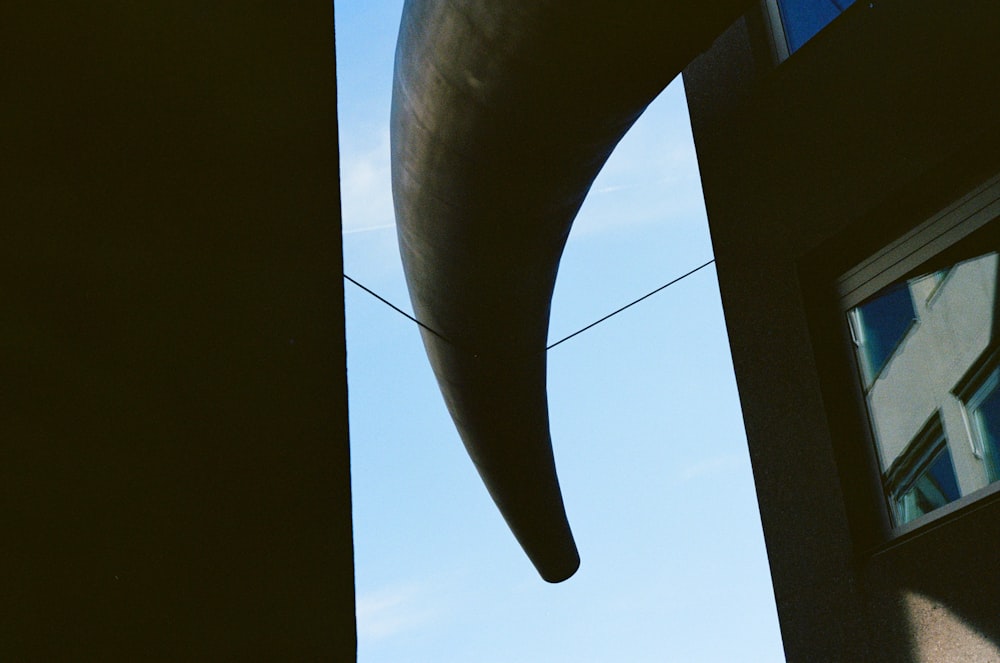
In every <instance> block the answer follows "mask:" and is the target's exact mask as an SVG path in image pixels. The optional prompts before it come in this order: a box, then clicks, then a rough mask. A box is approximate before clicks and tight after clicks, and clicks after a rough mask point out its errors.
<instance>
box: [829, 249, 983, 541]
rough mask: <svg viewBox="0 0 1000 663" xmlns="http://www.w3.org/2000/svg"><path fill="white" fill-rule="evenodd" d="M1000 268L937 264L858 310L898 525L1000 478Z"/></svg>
mask: <svg viewBox="0 0 1000 663" xmlns="http://www.w3.org/2000/svg"><path fill="white" fill-rule="evenodd" d="M965 255H968V253H965ZM973 255H974V252H973ZM998 265H1000V256H998V254H997V253H996V252H992V253H983V254H982V255H978V256H976V257H974V258H970V259H967V260H960V261H958V262H955V263H953V264H951V265H946V266H944V267H943V268H942V265H941V261H940V260H936V261H934V269H928V270H927V271H926V272H925V273H920V274H916V275H914V276H912V277H911V278H908V279H906V280H901V281H898V282H896V283H894V284H892V285H890V286H889V287H887V288H884V289H883V290H881V291H879V292H878V293H877V294H876V295H875V296H873V297H871V298H870V299H868V300H866V301H865V302H864V303H862V304H861V305H859V306H857V307H855V308H853V309H851V310H849V311H848V319H849V322H850V323H851V330H852V333H853V336H854V341H855V356H856V359H857V363H858V368H859V373H860V374H861V376H862V382H863V386H864V394H865V404H866V406H867V409H868V416H869V420H870V422H871V431H872V437H873V439H874V441H875V445H876V455H877V458H878V459H879V462H880V464H881V467H880V468H879V469H880V471H881V472H882V475H883V479H884V486H885V496H886V501H887V503H888V504H890V505H891V506H892V509H891V510H892V511H893V516H894V518H895V521H896V522H895V524H896V525H897V526H898V525H902V524H904V523H907V522H910V521H911V520H913V519H914V518H917V517H919V516H921V515H924V514H926V513H928V512H930V511H933V510H934V509H937V508H939V507H941V506H943V505H945V504H948V503H949V502H952V501H954V500H956V499H958V498H960V497H962V496H965V495H969V494H971V493H974V492H976V491H977V490H980V489H982V488H984V487H986V486H988V485H989V484H990V483H992V482H994V481H997V480H1000V369H998V368H997V361H998V357H1000V351H998V350H997V348H998V347H1000V311H998V307H997V293H998V280H1000V272H998ZM963 410H964V411H963ZM966 421H968V423H969V424H971V425H969V426H967V425H966ZM970 429H971V430H970ZM970 436H971V437H970Z"/></svg>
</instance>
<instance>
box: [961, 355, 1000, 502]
mask: <svg viewBox="0 0 1000 663" xmlns="http://www.w3.org/2000/svg"><path fill="white" fill-rule="evenodd" d="M987 366H989V371H988V373H986V377H985V379H983V380H981V383H979V384H978V386H976V388H975V390H974V391H971V392H968V390H966V391H967V392H968V393H969V395H968V397H967V398H963V402H964V405H965V423H966V426H967V431H968V433H969V436H970V438H971V441H972V453H973V454H974V455H975V456H976V458H978V459H979V460H981V461H983V464H984V469H985V473H986V480H987V481H988V482H990V483H992V482H994V481H998V480H1000V367H998V366H997V358H996V357H995V356H992V357H990V359H989V361H988V363H987ZM962 395H963V394H962V392H961V391H959V396H960V397H961V396H962Z"/></svg>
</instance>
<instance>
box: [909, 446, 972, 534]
mask: <svg viewBox="0 0 1000 663" xmlns="http://www.w3.org/2000/svg"><path fill="white" fill-rule="evenodd" d="M959 497H961V493H959V490H958V479H957V478H956V477H955V466H954V464H953V463H952V461H951V453H950V452H949V451H948V447H947V445H945V446H944V447H942V448H941V449H940V450H938V452H937V455H936V456H934V458H933V459H931V462H930V464H929V465H927V467H926V468H924V470H923V471H922V472H921V473H920V474H918V475H917V476H916V477H915V478H914V479H913V480H912V481H911V482H910V483H909V485H907V486H905V487H902V491H901V492H897V494H896V495H895V506H896V516H897V520H898V522H899V523H900V524H903V523H908V522H910V521H911V520H913V519H914V518H916V517H918V516H922V515H924V514H925V513H930V512H931V511H933V510H934V509H937V508H939V507H942V506H944V505H945V504H948V503H949V502H954V501H955V500H957V499H958V498H959Z"/></svg>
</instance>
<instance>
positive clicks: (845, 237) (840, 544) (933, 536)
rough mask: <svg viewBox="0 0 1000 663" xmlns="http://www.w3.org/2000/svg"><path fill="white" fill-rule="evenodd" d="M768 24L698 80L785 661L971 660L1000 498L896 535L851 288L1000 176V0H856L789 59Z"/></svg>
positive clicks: (986, 594) (712, 55) (981, 624)
mask: <svg viewBox="0 0 1000 663" xmlns="http://www.w3.org/2000/svg"><path fill="white" fill-rule="evenodd" d="M763 25H764V22H763V20H762V19H761V17H760V15H759V14H756V13H751V14H749V15H748V16H747V17H746V18H745V19H743V20H741V21H740V22H738V23H737V24H736V25H734V26H733V27H732V28H731V29H730V30H729V31H728V32H727V33H726V34H725V35H724V36H723V37H722V38H720V39H719V40H718V41H717V42H716V43H715V45H714V46H713V47H712V49H711V50H710V51H709V52H707V53H705V54H704V55H703V56H701V57H700V58H699V59H697V60H696V61H695V62H694V63H693V64H692V65H691V66H690V67H689V68H688V69H687V70H686V72H685V85H686V87H687V91H688V99H689V105H690V109H691V116H692V125H693V129H694V135H695V142H696V145H697V149H698V157H699V163H700V167H701V172H702V181H703V186H704V191H705V198H706V203H707V206H708V214H709V223H710V226H711V231H712V237H713V243H714V247H715V254H716V257H717V261H718V273H719V281H720V287H721V291H722V300H723V304H724V307H725V312H726V320H727V325H728V329H729V335H730V342H731V345H732V350H733V360H734V365H735V369H736V376H737V380H738V384H739V388H740V394H741V399H742V403H743V412H744V419H745V423H746V427H747V435H748V440H749V445H750V454H751V459H752V461H753V467H754V475H755V480H756V483H757V493H758V499H759V501H760V509H761V519H762V521H763V527H764V534H765V537H766V541H767V546H768V555H769V560H770V564H771V572H772V578H773V582H774V589H775V595H776V599H777V604H778V612H779V617H780V620H781V625H782V636H783V639H784V643H785V649H786V654H787V656H788V658H789V660H792V661H823V660H831V661H845V660H880V661H882V660H899V661H916V660H974V659H973V658H963V657H964V656H968V657H972V656H978V655H979V653H978V652H981V651H982V647H983V646H987V647H989V646H993V644H994V643H997V642H1000V620H998V619H997V617H996V615H997V614H1000V610H998V609H997V608H998V600H997V598H996V596H995V592H993V591H991V590H990V589H989V588H991V587H992V588H995V587H996V586H997V581H998V580H1000V572H998V570H997V566H996V564H995V562H994V561H992V553H991V552H990V551H991V550H993V549H994V546H993V544H994V543H995V542H996V540H997V538H996V537H997V534H998V528H1000V505H998V504H996V503H990V504H986V505H985V506H984V507H983V508H979V509H975V510H971V511H966V512H963V513H962V514H960V515H958V516H957V517H955V518H951V519H948V520H947V521H946V522H943V523H941V524H940V525H939V526H937V527H934V528H931V529H925V530H921V531H920V532H918V533H917V534H916V535H911V536H909V537H907V538H906V539H905V540H896V541H889V540H887V538H886V534H885V519H884V515H883V514H884V511H883V509H884V505H883V502H882V497H881V489H880V486H879V484H878V476H877V472H875V471H873V470H872V468H873V464H872V463H873V458H872V456H871V454H870V451H869V450H868V440H867V437H866V432H865V427H864V415H863V413H862V412H861V411H860V409H859V407H858V403H859V399H858V396H859V394H858V391H857V387H856V385H855V383H854V379H853V376H852V375H851V372H850V370H849V369H848V367H849V366H850V363H849V362H850V361H851V356H850V348H849V346H848V345H847V341H846V339H845V338H844V335H843V333H842V330H843V325H842V324H841V319H840V318H839V315H840V313H839V303H838V301H837V298H836V295H835V293H834V291H833V287H832V284H833V281H834V279H836V277H837V276H839V275H840V274H841V273H843V271H845V270H847V269H848V268H850V267H852V266H853V265H855V264H857V263H858V262H860V261H861V260H863V259H864V258H866V257H868V256H869V255H870V254H872V253H873V252H874V251H876V250H877V249H879V248H881V247H882V246H883V245H884V244H886V243H887V242H888V241H890V240H892V239H894V238H896V237H897V236H899V235H900V234H902V233H903V232H905V231H906V230H908V229H909V228H911V227H912V226H914V225H916V224H917V223H919V222H921V221H923V220H925V219H927V218H928V217H929V216H931V215H932V214H933V213H934V212H936V211H938V210H939V209H941V208H942V207H944V206H945V205H946V204H948V203H949V202H951V201H952V200H954V199H956V198H958V197H960V196H961V195H963V194H964V193H965V192H966V191H968V190H969V189H971V188H972V187H974V186H975V185H977V184H979V183H981V182H982V181H984V180H985V179H987V178H988V177H989V176H991V175H993V174H995V173H996V172H998V171H1000V156H998V155H1000V150H998V149H997V147H998V146H1000V132H998V125H997V120H996V117H997V111H996V109H997V107H998V104H997V102H998V101H1000V93H998V91H1000V86H998V85H997V82H998V81H997V78H998V74H997V69H996V62H997V61H998V56H1000V42H998V40H996V39H995V35H996V34H998V32H997V30H998V28H1000V9H998V8H997V7H996V6H994V5H992V4H991V3H980V2H974V3H973V2H970V3H946V2H907V1H903V0H886V1H880V2H874V3H867V2H858V3H855V4H854V5H853V6H852V7H851V8H850V9H849V10H848V11H847V12H845V14H843V15H842V16H841V17H840V19H839V20H837V21H836V22H835V23H833V24H832V25H831V26H829V27H828V28H827V29H826V30H824V31H823V32H822V33H820V35H818V36H817V37H816V38H814V39H813V40H812V41H810V42H809V43H807V44H806V45H805V46H804V47H803V48H802V49H801V50H800V51H798V52H797V53H796V54H794V55H793V56H792V57H791V58H790V59H789V60H788V61H786V62H785V63H784V64H782V65H780V66H778V67H775V66H773V64H772V63H771V61H770V53H769V48H768V45H767V41H766V37H765V33H764V32H763ZM914 597H919V598H916V599H915V598H914ZM984 642H985V643H986V644H985V645H984ZM943 651H947V652H950V653H949V656H953V658H950V659H944V658H941V657H940V656H939V654H940V652H943ZM936 652H937V653H936ZM955 657H957V658H955Z"/></svg>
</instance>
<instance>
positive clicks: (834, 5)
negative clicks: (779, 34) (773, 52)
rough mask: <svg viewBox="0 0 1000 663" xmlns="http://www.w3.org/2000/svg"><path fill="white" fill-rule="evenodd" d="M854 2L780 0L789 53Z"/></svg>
mask: <svg viewBox="0 0 1000 663" xmlns="http://www.w3.org/2000/svg"><path fill="white" fill-rule="evenodd" d="M852 4H854V0H778V7H779V8H780V11H781V22H782V25H783V26H784V29H785V40H786V41H787V42H788V52H789V54H791V53H794V52H795V51H797V50H799V48H800V47H801V46H802V44H804V43H806V42H807V41H809V40H810V39H812V38H813V37H814V36H815V35H816V33H817V32H819V31H820V30H822V29H823V28H824V27H826V25H827V24H828V23H829V22H830V21H832V20H833V19H835V18H837V16H838V15H840V13H841V12H843V11H844V10H845V9H847V8H848V7H850V6H851V5H852Z"/></svg>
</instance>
